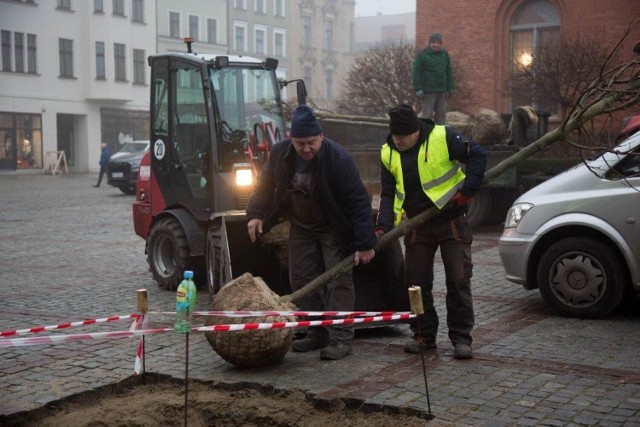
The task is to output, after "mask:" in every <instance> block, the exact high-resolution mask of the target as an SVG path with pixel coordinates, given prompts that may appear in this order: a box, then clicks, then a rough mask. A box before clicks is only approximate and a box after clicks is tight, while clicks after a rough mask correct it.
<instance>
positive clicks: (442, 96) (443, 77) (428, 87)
mask: <svg viewBox="0 0 640 427" xmlns="http://www.w3.org/2000/svg"><path fill="white" fill-rule="evenodd" d="M413 89H414V90H415V91H416V96H417V97H418V98H419V99H420V101H421V102H422V111H421V116H422V117H423V118H425V119H434V120H435V122H436V124H438V125H444V124H445V119H446V116H447V99H448V97H449V95H450V94H451V93H452V92H453V91H454V90H455V85H454V82H453V67H452V66H451V59H450V58H449V53H448V52H447V51H446V50H445V49H444V48H443V47H442V36H441V35H440V33H433V34H431V36H430V37H429V46H427V47H426V48H425V49H424V50H422V52H420V53H418V54H417V55H416V57H415V58H414V60H413Z"/></svg>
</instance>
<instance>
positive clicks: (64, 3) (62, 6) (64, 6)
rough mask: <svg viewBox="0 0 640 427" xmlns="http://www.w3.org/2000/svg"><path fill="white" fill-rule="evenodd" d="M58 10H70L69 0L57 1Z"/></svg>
mask: <svg viewBox="0 0 640 427" xmlns="http://www.w3.org/2000/svg"><path fill="white" fill-rule="evenodd" d="M58 9H67V10H71V0H58Z"/></svg>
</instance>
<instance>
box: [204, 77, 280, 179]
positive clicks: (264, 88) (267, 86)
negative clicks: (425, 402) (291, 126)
mask: <svg viewBox="0 0 640 427" xmlns="http://www.w3.org/2000/svg"><path fill="white" fill-rule="evenodd" d="M210 73H211V81H212V83H213V89H214V94H215V105H216V115H217V122H218V123H220V126H219V132H220V134H219V136H218V140H219V141H223V144H219V145H218V158H219V160H220V167H221V169H222V170H225V171H230V170H231V168H232V165H233V163H234V162H238V161H247V158H246V156H247V155H246V153H247V149H248V144H250V141H252V140H254V139H255V136H256V135H255V129H259V128H263V127H264V125H265V124H269V126H271V127H272V128H273V129H274V134H276V135H284V118H283V114H282V107H281V101H280V93H279V90H280V88H279V86H278V82H277V79H276V74H275V71H274V70H264V69H261V68H251V67H249V66H246V67H226V68H222V69H219V70H216V69H214V68H212V69H211V70H210Z"/></svg>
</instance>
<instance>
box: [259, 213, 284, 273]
mask: <svg viewBox="0 0 640 427" xmlns="http://www.w3.org/2000/svg"><path fill="white" fill-rule="evenodd" d="M290 229H291V223H290V222H289V221H284V222H281V223H280V224H277V225H276V226H274V227H272V228H271V230H269V232H268V233H265V234H264V235H263V236H262V243H263V244H265V245H271V246H273V247H274V248H275V251H276V256H277V258H278V262H279V263H280V266H281V267H282V268H284V269H288V268H289V230H290Z"/></svg>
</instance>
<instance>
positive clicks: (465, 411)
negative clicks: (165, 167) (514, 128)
mask: <svg viewBox="0 0 640 427" xmlns="http://www.w3.org/2000/svg"><path fill="white" fill-rule="evenodd" d="M95 180H96V177H95V175H88V174H87V175H85V174H78V175H70V176H50V175H21V174H16V173H2V174H0V254H2V256H1V257H0V286H1V287H2V299H1V300H0V301H1V302H2V310H1V311H0V330H8V329H24V328H29V327H32V326H38V325H56V324H59V323H62V322H69V321H78V320H82V319H86V318H102V317H107V316H110V315H124V314H129V313H134V312H135V310H136V289H139V288H146V289H148V291H149V292H148V293H149V309H150V311H156V312H161V311H173V309H174V301H175V299H174V298H175V296H174V294H173V292H168V291H163V290H161V289H160V288H158V287H157V286H156V285H155V283H154V282H153V281H152V279H151V276H150V273H149V272H148V266H147V264H146V260H145V255H144V242H143V241H142V239H140V238H139V237H137V236H136V235H135V234H134V232H133V227H132V223H131V202H132V201H133V199H132V197H131V196H126V195H124V194H121V193H120V192H119V190H117V189H115V188H112V187H108V186H106V185H105V186H103V187H101V188H98V189H96V188H93V187H92V184H93V183H94V182H95ZM499 232H500V231H499V229H497V228H494V229H481V230H478V231H477V232H476V233H475V241H474V246H473V250H474V252H473V257H474V264H475V268H474V278H473V292H474V301H475V309H476V317H477V319H476V325H477V326H476V328H475V330H474V338H475V341H474V346H473V347H474V358H473V359H472V360H468V361H457V360H454V359H453V357H452V348H451V344H450V343H449V341H448V338H447V334H446V333H447V331H446V324H445V322H444V312H445V311H444V292H443V289H444V279H443V274H442V271H441V270H440V271H438V274H437V278H436V286H435V288H436V291H435V298H436V301H437V308H438V311H439V313H440V317H441V330H440V332H439V335H438V350H437V351H435V352H431V353H426V365H427V378H428V387H429V392H430V399H429V401H430V404H431V410H432V413H433V414H434V415H435V417H436V421H437V422H438V424H443V423H444V424H447V423H451V424H454V425H490V426H500V425H525V426H528V425H553V426H557V425H608V426H615V425H625V426H627V425H628V426H630V425H640V356H639V350H640V333H639V330H640V314H639V313H640V309H639V304H638V302H637V301H633V302H631V303H630V305H629V307H627V308H626V309H623V310H619V311H618V312H616V313H614V314H613V315H612V316H610V317H608V318H606V319H602V320H594V321H591V320H578V319H568V318H561V317H558V316H555V315H554V314H552V313H551V312H550V311H549V310H548V309H547V307H546V306H545V304H544V303H543V302H542V300H541V298H540V296H539V294H538V293H537V292H533V291H532V292H529V291H524V290H523V289H522V288H520V287H519V286H517V285H514V284H510V283H508V282H507V281H506V280H505V279H504V277H503V276H504V274H503V270H502V267H501V264H500V261H499V258H498V253H497V248H496V242H497V238H498V236H499ZM205 292H206V291H204V290H203V291H201V293H200V296H199V299H198V309H199V310H206V309H207V306H206V305H207V298H206V297H205V296H204V294H203V293H205ZM152 321H153V322H154V323H155V324H157V325H166V326H169V325H171V323H172V321H173V318H172V317H168V316H164V317H162V316H160V315H156V316H155V317H153V318H152ZM128 326H129V323H128V322H124V323H123V322H112V323H108V324H101V325H94V326H89V327H83V328H80V329H73V330H67V331H65V332H64V333H70V332H74V333H79V332H104V331H109V330H123V329H126V328H128ZM409 336H410V332H409V329H408V327H407V325H406V324H399V325H390V326H385V327H381V328H375V329H360V330H358V331H357V333H356V339H355V341H354V352H353V355H351V356H349V357H347V358H345V359H343V360H340V361H320V360H319V357H318V353H317V352H312V353H292V352H289V353H288V354H287V355H286V357H285V359H284V361H283V362H281V363H279V364H277V365H274V366H270V367H267V368H260V369H258V368H256V369H248V370H240V369H236V368H234V367H233V366H232V365H230V364H228V363H226V362H224V361H223V360H221V359H220V357H219V356H217V354H215V353H214V352H213V350H212V349H211V347H210V346H209V345H208V343H207V342H206V340H205V338H204V336H203V335H202V334H193V336H192V338H191V346H190V358H189V374H190V377H191V378H197V379H201V380H205V381H214V382H221V383H241V384H245V385H261V386H269V387H274V388H278V389H300V390H305V391H307V392H308V393H309V395H310V396H314V398H315V399H318V401H322V400H323V399H326V400H327V401H330V400H331V399H334V398H339V399H343V400H345V401H350V402H364V403H367V404H372V405H389V406H394V407H400V408H406V409H407V410H412V411H420V412H423V413H424V412H426V411H427V398H426V393H425V382H424V377H423V374H422V372H423V371H422V362H421V357H420V356H419V355H410V354H406V353H404V352H403V349H402V346H403V343H404V342H405V341H406V339H407V338H408V337H409ZM137 342H138V340H137V339H130V338H124V339H96V340H91V341H80V342H72V343H63V344H55V345H52V344H46V345H37V346H28V347H27V346H25V347H17V346H16V347H5V346H0V415H7V414H12V413H15V412H20V411H27V410H31V409H34V408H38V407H40V406H42V405H44V404H46V403H48V402H51V401H54V400H58V399H61V398H63V397H65V396H68V395H71V394H75V393H79V392H83V391H87V390H90V389H93V388H96V387H99V386H103V385H107V384H111V383H116V382H119V381H121V380H123V379H125V378H127V377H129V376H131V375H132V374H133V366H134V359H135V353H136V348H137ZM145 342H146V364H145V366H146V370H147V372H153V373H160V374H167V375H171V376H175V377H178V378H182V377H183V376H184V354H185V353H184V338H183V336H181V335H180V336H179V335H177V334H159V335H151V336H148V337H147V338H146V339H145Z"/></svg>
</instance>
